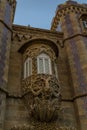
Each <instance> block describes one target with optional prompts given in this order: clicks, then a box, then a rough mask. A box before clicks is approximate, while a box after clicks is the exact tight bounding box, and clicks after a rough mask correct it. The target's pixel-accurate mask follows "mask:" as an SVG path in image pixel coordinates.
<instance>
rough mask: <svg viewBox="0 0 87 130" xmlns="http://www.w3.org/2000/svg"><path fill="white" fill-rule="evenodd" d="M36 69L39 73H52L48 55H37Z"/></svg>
mask: <svg viewBox="0 0 87 130" xmlns="http://www.w3.org/2000/svg"><path fill="white" fill-rule="evenodd" d="M37 71H38V73H40V74H52V68H51V60H50V57H49V56H48V55H47V54H45V53H42V54H40V55H39V56H38V57H37Z"/></svg>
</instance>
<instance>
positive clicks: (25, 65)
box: [24, 61, 26, 78]
mask: <svg viewBox="0 0 87 130" xmlns="http://www.w3.org/2000/svg"><path fill="white" fill-rule="evenodd" d="M24 78H26V61H25V63H24Z"/></svg>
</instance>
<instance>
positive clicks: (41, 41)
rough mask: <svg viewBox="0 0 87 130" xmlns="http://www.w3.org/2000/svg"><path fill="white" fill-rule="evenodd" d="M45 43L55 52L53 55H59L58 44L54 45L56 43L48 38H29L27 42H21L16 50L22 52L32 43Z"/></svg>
mask: <svg viewBox="0 0 87 130" xmlns="http://www.w3.org/2000/svg"><path fill="white" fill-rule="evenodd" d="M36 43H38V44H41V43H43V44H45V45H48V46H50V47H51V48H52V49H53V51H54V52H55V55H56V56H57V57H58V55H59V49H58V46H57V45H56V43H55V42H54V41H52V40H49V39H45V38H34V39H29V40H28V41H27V42H25V43H23V44H22V46H21V47H20V48H19V50H18V52H20V53H23V52H24V51H25V50H26V49H27V48H28V47H29V46H31V45H33V44H36Z"/></svg>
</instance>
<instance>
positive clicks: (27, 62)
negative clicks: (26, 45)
mask: <svg viewBox="0 0 87 130" xmlns="http://www.w3.org/2000/svg"><path fill="white" fill-rule="evenodd" d="M27 76H28V62H26V77H27Z"/></svg>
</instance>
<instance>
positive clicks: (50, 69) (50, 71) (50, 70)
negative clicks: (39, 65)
mask: <svg viewBox="0 0 87 130" xmlns="http://www.w3.org/2000/svg"><path fill="white" fill-rule="evenodd" d="M51 67H52V66H51V61H50V59H49V73H50V74H52V68H51Z"/></svg>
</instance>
